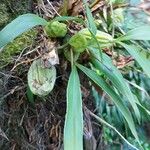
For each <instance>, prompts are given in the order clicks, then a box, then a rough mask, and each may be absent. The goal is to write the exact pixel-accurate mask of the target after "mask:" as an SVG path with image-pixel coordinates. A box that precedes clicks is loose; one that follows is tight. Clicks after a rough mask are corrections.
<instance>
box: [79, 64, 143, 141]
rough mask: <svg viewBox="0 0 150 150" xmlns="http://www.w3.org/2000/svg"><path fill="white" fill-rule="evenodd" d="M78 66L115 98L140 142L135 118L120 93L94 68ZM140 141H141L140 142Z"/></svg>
mask: <svg viewBox="0 0 150 150" xmlns="http://www.w3.org/2000/svg"><path fill="white" fill-rule="evenodd" d="M77 66H78V67H79V68H80V69H81V70H82V71H83V72H84V73H85V74H86V75H87V76H88V77H89V78H90V79H91V80H92V81H94V82H95V83H96V84H97V85H98V86H100V87H101V88H102V89H103V90H104V91H105V92H106V93H107V94H108V95H109V96H110V97H111V98H112V100H113V102H114V103H115V105H116V106H117V108H118V109H119V110H120V112H121V113H122V115H123V116H124V118H125V119H126V121H127V123H128V125H129V128H130V130H131V132H132V134H133V135H134V137H135V138H136V140H137V141H138V142H139V139H138V135H137V132H136V129H135V124H134V121H133V118H132V116H131V113H130V111H129V110H128V108H127V107H126V106H125V105H124V104H123V102H122V100H121V98H120V97H119V95H118V94H116V93H115V92H114V90H113V89H112V88H111V87H110V86H109V85H108V84H107V83H106V82H105V81H104V80H103V78H101V77H100V76H99V75H97V74H96V73H95V72H94V71H93V70H90V69H88V68H86V67H84V66H82V65H79V64H77ZM139 143H140V142H139Z"/></svg>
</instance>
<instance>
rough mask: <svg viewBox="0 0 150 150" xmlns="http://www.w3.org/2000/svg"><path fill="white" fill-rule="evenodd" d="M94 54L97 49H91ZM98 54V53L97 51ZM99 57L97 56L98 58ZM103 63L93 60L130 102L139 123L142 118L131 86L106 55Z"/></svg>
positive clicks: (103, 55)
mask: <svg viewBox="0 0 150 150" xmlns="http://www.w3.org/2000/svg"><path fill="white" fill-rule="evenodd" d="M90 50H91V52H92V51H93V54H95V49H93V48H92V49H90ZM96 52H98V51H97V50H96ZM97 56H98V55H95V57H97ZM102 57H103V63H102V62H100V61H98V58H97V59H95V58H94V57H93V58H92V63H93V65H94V67H95V68H96V69H98V70H99V71H100V72H102V73H103V74H104V75H105V76H106V77H108V79H109V80H110V81H111V82H112V83H113V84H114V86H115V87H116V88H117V89H118V91H119V92H120V93H121V94H122V95H123V96H124V97H125V98H126V99H127V100H128V101H129V103H130V104H131V106H132V108H133V110H134V112H135V114H136V117H137V119H138V121H139V122H140V119H141V116H140V112H139V109H138V107H137V104H136V100H135V99H134V95H133V94H132V92H131V90H130V87H129V85H128V84H127V83H126V82H125V80H124V78H123V76H122V74H121V73H120V72H119V70H118V69H117V68H116V67H115V66H114V65H113V63H112V61H111V59H110V58H109V57H108V56H107V55H106V54H104V53H102Z"/></svg>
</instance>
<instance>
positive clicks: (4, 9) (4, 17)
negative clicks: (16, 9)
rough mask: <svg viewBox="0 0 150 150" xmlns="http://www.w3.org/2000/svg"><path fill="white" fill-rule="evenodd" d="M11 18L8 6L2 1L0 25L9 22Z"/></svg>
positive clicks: (0, 5)
mask: <svg viewBox="0 0 150 150" xmlns="http://www.w3.org/2000/svg"><path fill="white" fill-rule="evenodd" d="M10 18H11V16H10V14H9V13H8V8H7V6H6V5H5V4H4V3H0V27H2V26H4V25H5V24H6V23H8V22H9V20H10Z"/></svg>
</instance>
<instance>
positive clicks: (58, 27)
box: [44, 21, 67, 38]
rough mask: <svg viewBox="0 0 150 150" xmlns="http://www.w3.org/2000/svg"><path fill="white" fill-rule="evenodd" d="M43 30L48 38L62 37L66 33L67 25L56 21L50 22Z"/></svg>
mask: <svg viewBox="0 0 150 150" xmlns="http://www.w3.org/2000/svg"><path fill="white" fill-rule="evenodd" d="M44 30H45V32H46V34H47V35H48V36H49V37H53V38H54V37H64V36H65V35H66V33H67V25H66V24H64V23H60V22H58V21H51V22H49V23H48V24H47V25H46V26H45V29H44Z"/></svg>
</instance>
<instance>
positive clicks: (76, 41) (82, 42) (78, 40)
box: [69, 33, 88, 53]
mask: <svg viewBox="0 0 150 150" xmlns="http://www.w3.org/2000/svg"><path fill="white" fill-rule="evenodd" d="M69 44H70V45H71V46H72V47H73V50H74V51H75V52H78V53H82V52H83V51H84V50H85V49H86V48H87V46H88V42H87V40H86V38H85V37H84V36H83V35H82V34H80V33H77V34H75V35H73V36H72V37H71V38H70V40H69Z"/></svg>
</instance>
